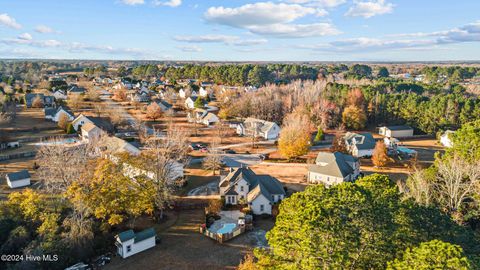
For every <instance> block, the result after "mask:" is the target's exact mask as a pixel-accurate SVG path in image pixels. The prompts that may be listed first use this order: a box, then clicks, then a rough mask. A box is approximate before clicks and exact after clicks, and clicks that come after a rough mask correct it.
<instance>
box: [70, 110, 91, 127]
mask: <svg viewBox="0 0 480 270" xmlns="http://www.w3.org/2000/svg"><path fill="white" fill-rule="evenodd" d="M86 123H92V124H94V123H93V121H92V120H91V119H90V118H88V117H86V116H85V115H83V114H80V115H79V116H77V118H75V119H73V121H72V126H73V129H75V130H77V131H78V128H79V127H81V126H83V125H85V124H86Z"/></svg>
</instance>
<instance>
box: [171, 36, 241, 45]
mask: <svg viewBox="0 0 480 270" xmlns="http://www.w3.org/2000/svg"><path fill="white" fill-rule="evenodd" d="M238 38H239V37H237V36H228V35H204V36H175V37H174V38H173V39H175V40H176V41H181V42H190V43H232V42H234V41H235V40H237V39H238Z"/></svg>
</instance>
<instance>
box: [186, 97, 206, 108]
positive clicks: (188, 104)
mask: <svg viewBox="0 0 480 270" xmlns="http://www.w3.org/2000/svg"><path fill="white" fill-rule="evenodd" d="M197 99H198V97H197V96H190V97H188V98H187V99H185V107H187V109H195V101H197ZM204 106H205V103H204Z"/></svg>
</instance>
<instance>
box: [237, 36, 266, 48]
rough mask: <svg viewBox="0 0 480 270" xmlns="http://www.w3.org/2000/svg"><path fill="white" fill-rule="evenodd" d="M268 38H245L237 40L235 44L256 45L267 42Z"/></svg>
mask: <svg viewBox="0 0 480 270" xmlns="http://www.w3.org/2000/svg"><path fill="white" fill-rule="evenodd" d="M267 42H268V40H266V39H264V38H260V39H244V40H237V41H235V42H234V43H233V45H235V46H255V45H262V44H265V43H267Z"/></svg>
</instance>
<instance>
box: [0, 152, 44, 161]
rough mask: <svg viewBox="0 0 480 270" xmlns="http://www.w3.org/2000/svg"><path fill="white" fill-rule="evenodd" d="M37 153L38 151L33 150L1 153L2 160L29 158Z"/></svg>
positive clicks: (0, 159) (0, 158)
mask: <svg viewBox="0 0 480 270" xmlns="http://www.w3.org/2000/svg"><path fill="white" fill-rule="evenodd" d="M36 154H37V152H35V151H31V152H23V153H17V154H10V155H0V161H5V160H10V159H17V158H29V157H34V156H35V155H36Z"/></svg>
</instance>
